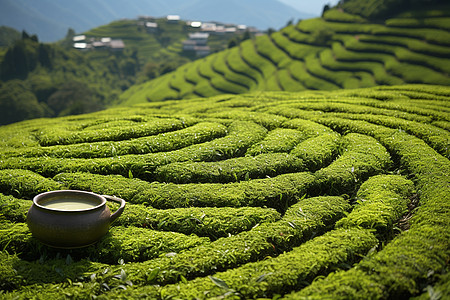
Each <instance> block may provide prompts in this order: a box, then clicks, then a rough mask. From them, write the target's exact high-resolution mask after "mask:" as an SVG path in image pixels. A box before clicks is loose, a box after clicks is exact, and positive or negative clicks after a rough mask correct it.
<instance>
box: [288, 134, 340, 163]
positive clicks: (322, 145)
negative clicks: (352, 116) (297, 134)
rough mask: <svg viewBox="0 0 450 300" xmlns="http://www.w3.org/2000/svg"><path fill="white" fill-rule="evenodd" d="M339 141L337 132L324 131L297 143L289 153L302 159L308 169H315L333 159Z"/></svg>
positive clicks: (338, 147) (337, 150)
mask: <svg viewBox="0 0 450 300" xmlns="http://www.w3.org/2000/svg"><path fill="white" fill-rule="evenodd" d="M340 142H341V136H340V135H339V134H338V133H334V132H332V133H325V134H322V135H319V136H317V137H312V138H309V139H307V140H305V141H303V142H301V143H299V144H298V145H297V146H295V148H294V149H292V151H291V152H290V153H291V155H294V156H296V157H298V158H300V159H302V160H303V163H304V165H305V166H306V167H307V168H308V170H310V171H316V170H318V169H320V168H322V167H323V166H327V165H329V164H330V163H331V162H332V161H333V159H334V158H335V157H336V156H337V154H338V152H339V149H340V146H341V143H340Z"/></svg>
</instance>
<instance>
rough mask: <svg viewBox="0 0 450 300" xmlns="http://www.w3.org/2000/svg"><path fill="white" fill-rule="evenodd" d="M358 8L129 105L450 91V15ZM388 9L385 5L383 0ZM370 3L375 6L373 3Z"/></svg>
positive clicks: (139, 95)
mask: <svg viewBox="0 0 450 300" xmlns="http://www.w3.org/2000/svg"><path fill="white" fill-rule="evenodd" d="M355 3H362V2H360V1H358V2H356V1H345V2H344V4H343V6H342V7H337V8H333V9H329V10H327V11H326V12H325V13H324V16H323V17H322V18H314V19H308V20H303V21H301V22H299V23H298V24H292V25H290V26H287V27H285V28H283V29H282V30H280V31H279V32H275V33H272V34H271V35H264V36H259V37H256V38H255V39H252V40H249V41H245V42H243V43H241V44H240V45H239V46H237V47H234V48H232V49H229V50H226V51H223V52H220V53H217V54H214V55H210V56H208V57H206V58H204V59H202V60H197V61H195V62H192V63H190V64H186V65H184V66H182V67H180V68H179V69H178V70H176V71H175V72H172V73H169V74H166V75H164V76H162V77H160V78H157V79H155V80H152V81H149V82H146V83H143V84H140V85H136V86H133V87H132V88H130V89H129V90H127V91H126V92H124V93H123V94H122V95H121V97H120V98H121V102H122V103H123V104H125V105H128V104H131V103H139V102H146V101H155V100H164V99H185V98H193V97H207V96H213V95H218V94H223V93H231V94H239V93H247V92H251V91H264V90H272V91H301V90H333V89H341V88H358V87H371V86H377V85H396V84H405V83H425V84H440V85H450V77H449V74H450V59H449V57H450V33H449V29H450V27H449V24H450V9H449V6H448V5H439V4H433V5H431V4H430V5H427V6H421V7H420V8H416V10H410V11H404V12H402V13H397V14H396V15H395V16H393V17H390V18H388V19H385V20H380V19H378V18H375V19H373V18H372V17H373V16H377V14H378V13H379V12H378V10H377V11H374V12H371V13H372V14H370V15H369V17H368V18H365V17H362V16H360V15H355V14H351V13H348V12H346V9H347V10H349V11H353V12H361V13H362V12H365V10H364V9H363V8H362V7H358V6H355V5H350V4H355ZM381 3H383V1H381ZM369 4H370V2H369Z"/></svg>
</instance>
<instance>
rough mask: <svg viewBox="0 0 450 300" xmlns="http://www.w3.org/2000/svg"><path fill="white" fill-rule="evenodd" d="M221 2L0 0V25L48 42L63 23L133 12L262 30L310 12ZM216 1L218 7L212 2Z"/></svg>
mask: <svg viewBox="0 0 450 300" xmlns="http://www.w3.org/2000/svg"><path fill="white" fill-rule="evenodd" d="M221 3H222V1H206V0H191V1H187V2H186V1H179V0H169V1H162V0H156V1H154V0H151V1H150V0H144V1H141V2H129V1H128V2H125V1H123V0H112V1H108V2H105V1H102V0H92V1H86V0H76V1H68V0H62V1H58V2H57V3H55V2H54V1H51V0H40V1H39V2H36V1H32V0H4V1H2V2H1V3H0V20H1V24H0V25H5V26H9V27H12V28H15V29H17V30H19V31H21V30H26V31H27V32H29V33H32V34H37V35H38V36H39V37H40V39H41V40H42V41H46V42H50V41H57V40H60V39H62V38H63V37H64V36H65V34H66V33H67V30H68V29H69V28H73V29H74V30H75V31H76V32H83V31H87V30H89V29H91V28H94V27H97V26H100V25H103V24H107V23H110V22H112V21H113V20H117V19H121V18H135V17H137V16H138V15H152V16H156V17H161V16H165V15H168V14H179V15H181V17H182V19H200V20H202V21H210V20H214V21H220V22H230V23H241V24H245V25H249V26H254V27H257V28H259V29H263V30H265V29H267V28H272V27H273V28H281V27H282V26H284V25H285V24H286V23H287V22H288V21H289V20H290V19H292V18H306V17H310V16H311V15H309V14H306V13H301V12H299V11H297V10H296V9H294V8H292V7H290V6H287V5H286V4H284V3H281V2H279V1H277V0H264V1H257V0H247V1H245V2H244V1H231V2H227V3H226V4H221ZM219 5H220V9H218V8H217V7H218V6H219ZM237 12H239V13H237ZM248 15H250V17H248Z"/></svg>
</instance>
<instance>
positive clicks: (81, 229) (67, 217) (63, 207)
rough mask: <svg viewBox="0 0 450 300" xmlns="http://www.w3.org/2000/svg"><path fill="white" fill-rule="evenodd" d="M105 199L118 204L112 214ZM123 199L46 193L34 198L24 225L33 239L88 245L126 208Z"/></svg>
mask: <svg viewBox="0 0 450 300" xmlns="http://www.w3.org/2000/svg"><path fill="white" fill-rule="evenodd" d="M107 200H112V201H114V202H118V203H119V204H120V207H119V208H118V209H117V210H116V211H115V212H114V213H112V214H111V211H110V209H109V207H108V206H107V205H106V202H107ZM125 204H126V203H125V200H123V199H121V198H117V197H113V196H107V195H97V194H95V193H91V192H85V191H78V190H59V191H51V192H45V193H42V194H39V195H36V196H35V197H34V198H33V204H32V205H31V207H30V209H29V210H28V213H27V225H28V228H29V229H30V231H31V233H32V234H33V236H34V237H35V238H37V239H38V240H40V241H41V242H42V243H44V244H46V245H48V246H51V247H56V248H80V247H85V246H89V245H91V244H93V243H95V242H96V241H97V240H99V239H100V238H101V237H103V236H104V235H105V234H106V233H108V231H109V226H110V225H111V223H112V222H114V221H115V220H116V219H117V218H118V217H119V216H120V215H121V214H122V212H123V210H124V209H125Z"/></svg>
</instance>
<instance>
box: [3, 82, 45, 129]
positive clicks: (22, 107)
mask: <svg viewBox="0 0 450 300" xmlns="http://www.w3.org/2000/svg"><path fill="white" fill-rule="evenodd" d="M50 114H51V110H50V109H49V107H48V106H47V105H46V104H45V103H39V102H38V99H37V98H36V96H35V95H34V94H33V93H32V92H31V91H30V90H29V89H28V88H27V87H26V86H25V85H24V84H23V82H21V81H20V80H10V81H8V82H6V83H0V120H1V121H0V125H5V124H9V123H14V122H18V121H21V120H24V119H33V118H42V117H46V116H49V115H50Z"/></svg>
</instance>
